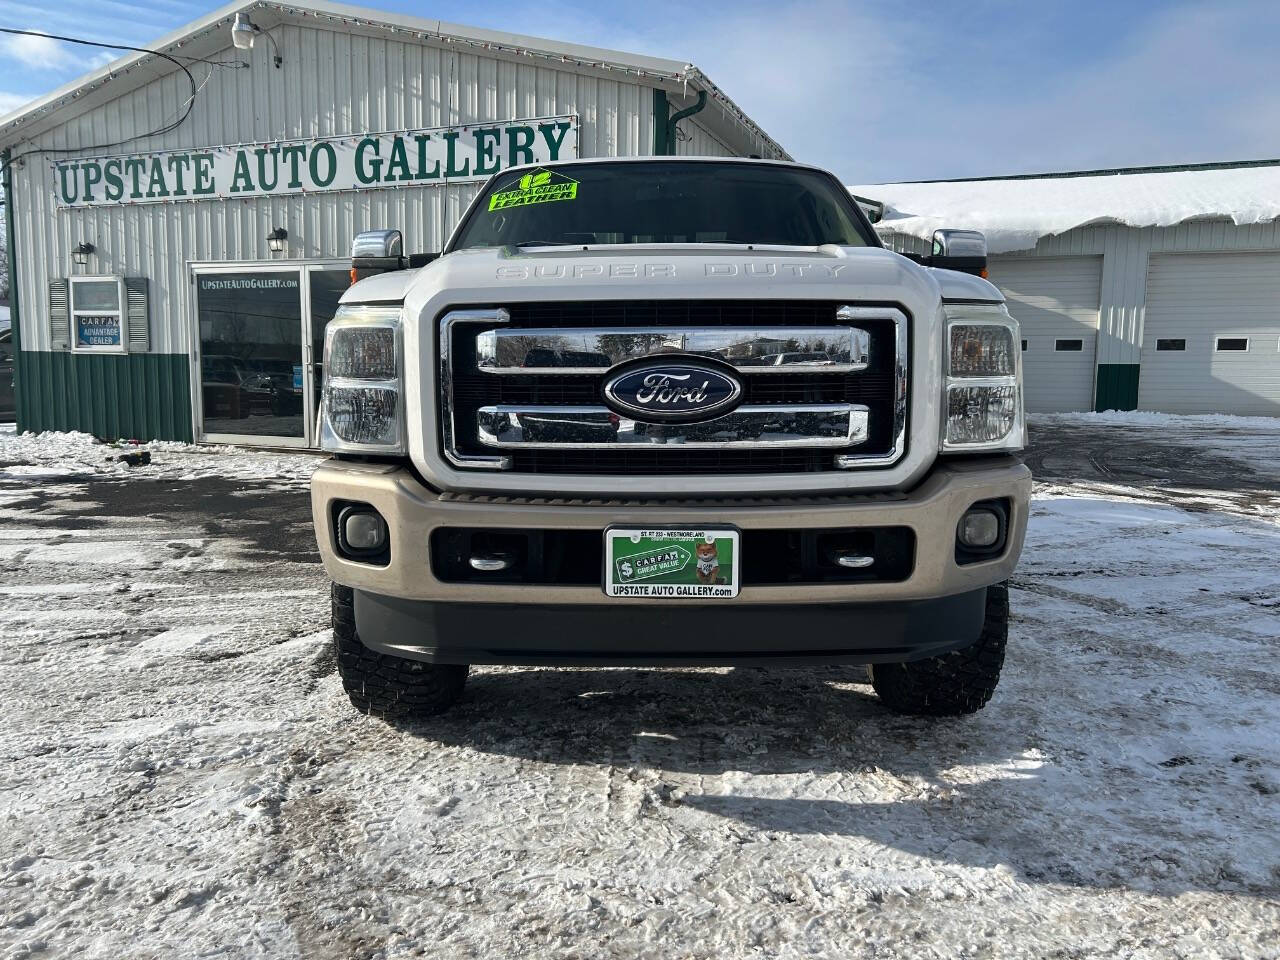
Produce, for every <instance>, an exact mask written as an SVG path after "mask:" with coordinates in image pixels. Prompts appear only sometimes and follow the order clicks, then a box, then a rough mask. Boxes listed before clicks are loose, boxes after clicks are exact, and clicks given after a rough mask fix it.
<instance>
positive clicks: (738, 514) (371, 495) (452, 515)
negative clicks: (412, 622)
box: [311, 457, 1031, 609]
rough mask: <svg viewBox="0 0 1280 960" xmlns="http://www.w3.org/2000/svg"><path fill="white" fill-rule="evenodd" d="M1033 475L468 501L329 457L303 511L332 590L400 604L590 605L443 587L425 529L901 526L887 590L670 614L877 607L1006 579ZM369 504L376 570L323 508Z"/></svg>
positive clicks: (798, 592)
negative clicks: (809, 489)
mask: <svg viewBox="0 0 1280 960" xmlns="http://www.w3.org/2000/svg"><path fill="white" fill-rule="evenodd" d="M1030 496H1031V472H1030V471H1029V470H1028V469H1027V468H1026V467H1025V466H1023V465H1022V464H1021V463H1020V462H1019V461H1017V460H1016V459H1014V458H1013V457H990V458H981V459H974V460H967V461H955V462H939V463H938V464H937V465H936V466H935V467H934V468H933V470H932V471H931V472H930V473H929V474H928V475H927V476H926V478H925V479H924V481H923V482H922V483H921V484H920V485H919V486H917V487H916V488H915V489H913V490H911V491H910V492H907V493H876V494H867V495H862V496H823V497H794V498H757V499H747V498H735V499H718V500H713V499H708V500H701V499H700V500H689V499H684V500H674V499H673V500H665V501H664V500H646V501H636V500H603V499H590V500H587V499H555V498H544V497H527V498H526V497H507V496H477V495H467V494H451V493H435V492H433V491H431V490H430V489H428V488H427V487H426V486H424V485H423V484H422V483H421V482H420V481H419V480H418V479H417V478H416V477H415V476H414V475H413V474H412V473H411V472H410V471H409V470H407V469H404V468H402V467H399V466H395V465H386V464H366V463H355V462H348V461H336V460H335V461H329V462H328V463H325V464H323V465H322V466H321V467H320V468H319V469H318V470H317V471H316V472H315V474H314V476H313V477H312V479H311V507H312V515H313V518H314V521H315V529H316V539H317V542H318V544H319V548H320V555H321V557H322V558H323V560H324V566H325V570H326V571H327V572H328V574H329V576H330V577H331V578H332V579H333V580H334V581H336V582H337V583H341V584H344V585H346V586H349V587H354V588H355V589H356V590H359V591H364V592H367V593H372V594H377V595H380V596H383V597H394V598H397V599H402V600H429V601H437V602H445V603H471V604H474V603H485V604H530V605H535V606H550V605H566V604H578V605H585V606H592V605H596V606H598V605H600V604H601V603H603V602H604V595H603V592H602V590H601V589H600V587H598V586H586V585H574V586H555V585H546V584H520V583H446V582H443V581H441V580H439V579H437V578H436V577H435V576H434V575H433V572H432V570H431V562H430V547H429V543H430V539H431V532H432V531H433V530H435V529H436V528H438V527H471V528H476V527H480V528H483V527H493V528H498V529H520V528H524V529H543V530H555V529H571V530H594V531H600V534H601V536H602V537H603V531H604V529H605V528H606V527H609V526H612V525H618V526H629V527H655V526H711V525H732V526H736V527H738V528H739V529H741V530H743V531H748V530H753V529H774V530H777V529H832V528H841V527H843V528H849V527H858V526H868V527H884V526H904V527H909V528H911V530H913V531H914V533H915V537H916V556H915V563H914V566H913V568H912V570H911V573H910V575H909V576H908V577H906V578H905V579H903V580H899V581H897V582H892V583H887V582H860V583H813V584H794V583H788V584H767V585H765V584H761V585H755V586H752V585H744V586H743V587H742V591H741V593H740V594H739V595H738V596H737V597H736V598H735V599H733V600H728V601H726V600H716V601H698V600H687V601H683V602H681V604H680V606H682V607H687V606H696V605H700V604H702V603H711V604H715V605H717V606H720V607H727V606H730V605H732V606H743V605H751V604H759V605H762V606H769V605H774V606H779V605H786V606H794V605H798V604H847V603H884V602H891V601H911V600H932V599H936V598H939V597H949V596H954V595H956V594H960V593H967V592H970V591H974V590H979V589H981V588H983V587H987V586H990V585H991V584H993V583H998V582H1000V581H1001V580H1005V579H1007V578H1008V577H1009V575H1010V574H1011V573H1012V572H1013V568H1014V566H1015V565H1016V564H1017V561H1018V556H1019V554H1020V553H1021V551H1022V541H1023V537H1024V535H1025V533H1026V525H1027V506H1028V502H1029V499H1030ZM999 498H1007V499H1008V500H1009V503H1010V511H1009V513H1010V515H1009V527H1008V537H1007V541H1006V547H1005V550H1004V552H1003V553H1002V554H1000V555H999V556H997V557H995V558H993V559H991V560H984V561H981V562H978V563H970V564H964V565H962V564H958V563H957V562H956V559H955V551H954V545H955V536H956V524H957V523H958V522H959V520H960V517H961V515H962V514H963V513H964V512H965V510H967V509H968V508H969V507H970V506H972V505H973V504H974V503H976V502H977V501H979V500H990V499H999ZM335 501H354V502H358V503H367V504H371V505H372V506H373V507H374V508H375V509H377V511H378V512H379V513H381V514H382V516H383V517H384V518H385V519H386V521H387V525H388V527H389V529H390V537H391V560H390V563H389V564H387V565H385V566H374V565H371V564H367V563H359V562H356V561H353V560H349V559H346V558H344V557H342V556H340V555H339V553H338V551H337V540H336V536H335V530H334V520H333V514H334V511H333V509H332V505H333V503H334V502H335ZM608 605H609V606H610V607H612V608H615V609H616V608H618V607H620V606H627V605H638V606H648V607H652V606H654V601H652V600H645V599H643V598H634V597H627V598H616V599H610V600H609V601H608Z"/></svg>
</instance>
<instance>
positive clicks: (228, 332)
mask: <svg viewBox="0 0 1280 960" xmlns="http://www.w3.org/2000/svg"><path fill="white" fill-rule="evenodd" d="M300 281H301V277H300V271H299V269H298V268H297V267H293V268H286V269H280V268H276V269H267V268H253V267H244V268H229V267H217V268H209V269H207V270H199V271H197V273H196V323H197V327H198V330H199V354H198V355H199V365H198V368H197V375H198V377H199V390H198V398H199V404H200V438H201V439H202V440H215V441H228V442H249V443H253V442H255V441H256V442H257V443H261V444H266V445H271V446H305V445H306V444H307V442H308V439H309V437H308V425H307V410H306V408H307V406H308V404H307V403H305V402H304V401H305V398H306V393H305V391H304V389H303V387H304V381H305V380H306V379H307V378H306V377H305V376H304V374H305V373H306V358H305V355H304V354H305V343H304V339H303V337H304V330H303V325H302V317H303V312H302V286H301V282H300Z"/></svg>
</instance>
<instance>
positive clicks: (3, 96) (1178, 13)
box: [0, 0, 1280, 183]
mask: <svg viewBox="0 0 1280 960" xmlns="http://www.w3.org/2000/svg"><path fill="white" fill-rule="evenodd" d="M368 2H371V3H372V4H373V5H376V6H377V7H379V8H382V9H386V10H394V11H398V12H403V13H410V14H413V15H416V16H422V17H431V18H433V19H436V18H438V19H442V20H447V21H451V22H454V23H465V24H470V25H474V26H481V27H490V28H494V29H501V30H508V31H512V32H518V33H528V34H534V35H537V36H548V37H554V38H556V39H561V40H568V41H573V42H577V43H586V44H591V45H594V46H603V47H610V48H613V49H618V50H626V51H630V52H634V53H647V54H652V55H656V56H661V57H667V58H670V59H677V60H686V61H689V62H692V63H694V64H696V65H697V66H698V67H700V68H701V69H702V70H703V72H704V73H706V74H707V75H708V76H710V77H711V78H712V79H713V80H714V81H715V82H716V83H717V84H718V85H719V86H720V87H721V89H723V90H724V91H725V92H726V93H728V95H729V96H730V97H732V98H733V99H734V100H735V101H736V102H737V103H738V104H739V106H741V107H742V108H743V109H744V110H745V111H746V112H747V113H748V114H749V115H750V116H751V117H752V118H753V119H755V120H756V121H757V122H758V123H759V124H760V125H761V126H762V127H763V128H764V129H765V130H766V131H768V132H769V134H770V135H771V136H773V138H774V139H775V140H777V141H778V142H780V143H781V144H782V145H783V146H784V147H785V148H786V149H787V150H788V151H789V152H790V153H791V154H792V155H793V156H794V157H795V158H796V159H797V160H803V161H806V162H810V163H817V164H820V165H822V166H825V167H828V168H830V169H832V170H834V171H835V172H836V173H837V174H839V176H840V177H841V178H842V179H843V180H844V182H846V183H881V182H887V181H894V180H918V179H931V178H946V177H965V176H994V175H1002V174H1012V173H1034V172H1046V171H1056V170H1078V169H1092V168H1098V167H1112V166H1145V165H1152V164H1168V163H1191V162H1202V161H1213V160H1238V159H1261V158H1272V157H1280V83H1278V82H1277V77H1276V53H1275V38H1276V37H1277V36H1280V2H1277V0H1261V2H1259V0H1207V2H1151V3H1139V2H1132V0H1079V2H1057V0H957V2H950V0H917V2H914V3H910V2H909V3H902V2H880V0H860V2H859V0H813V2H800V3H786V4H778V3H761V2H754V0H738V2H734V3H711V2H707V3H701V4H690V3H687V2H670V0H645V2H642V3H637V2H634V0H633V2H627V3H622V2H617V0H593V2H589V3H588V2H571V0H539V2H538V3H533V4H531V3H529V2H527V0H524V2H521V3H515V2H506V0H497V2H491V3H487V4H483V5H481V4H476V3H475V2H474V0H471V2H457V0H447V2H440V3H430V4H427V3H422V2H416V3H409V2H403V0H368ZM210 9H212V7H211V6H208V7H206V6H203V5H201V4H198V3H189V2H187V0H94V2H92V3H86V2H75V0H72V2H69V3H63V4H60V5H56V6H41V5H40V4H38V3H37V0H0V26H6V27H17V28H20V29H36V30H41V31H45V32H48V33H64V34H68V35H72V36H78V37H84V38H91V39H97V40H103V41H107V42H113V41H114V42H116V43H124V44H132V45H140V46H142V45H146V44H147V43H149V42H151V41H153V40H155V39H156V38H158V37H159V36H162V35H163V34H165V33H167V32H169V31H170V30H173V29H175V28H177V27H179V26H181V25H183V24H184V23H187V22H190V21H191V20H194V19H196V18H197V17H199V16H201V15H203V14H204V13H206V12H208V11H209V10H210ZM105 56H106V59H110V56H109V55H105ZM103 59H104V55H101V54H95V53H94V52H93V51H92V50H90V49H88V48H81V47H69V46H67V45H65V44H59V43H58V42H56V41H53V40H49V39H47V38H35V37H0V115H3V114H4V113H6V112H8V111H9V110H11V109H14V108H16V107H18V106H20V105H21V104H22V103H23V102H25V101H26V100H28V99H30V98H31V97H34V96H38V95H40V94H42V93H46V92H48V91H50V90H53V89H55V88H56V87H58V86H60V85H62V84H64V83H67V82H68V81H71V80H74V79H75V78H76V77H77V76H79V75H80V74H81V73H83V72H85V71H87V70H89V69H91V68H93V67H95V66H97V65H98V64H99V63H101V62H102V61H103Z"/></svg>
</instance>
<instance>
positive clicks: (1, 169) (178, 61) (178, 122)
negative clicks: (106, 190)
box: [0, 27, 247, 175]
mask: <svg viewBox="0 0 1280 960" xmlns="http://www.w3.org/2000/svg"><path fill="white" fill-rule="evenodd" d="M0 33H8V34H13V35H16V36H25V37H44V38H46V39H49V40H60V41H62V42H63V43H76V44H79V45H81V46H84V47H102V48H104V49H107V50H131V51H133V52H135V53H149V54H151V55H152V56H154V57H163V58H164V59H166V60H168V61H169V62H170V63H172V64H174V65H175V66H176V67H178V69H179V70H181V71H182V72H183V73H185V74H186V75H187V80H188V82H189V83H190V84H191V95H190V96H189V97H188V98H187V100H186V102H185V103H184V105H183V106H184V109H183V111H182V114H181V116H179V117H178V118H177V119H175V120H173V121H171V122H169V123H166V124H164V125H163V126H160V127H157V128H156V129H155V130H151V131H149V132H147V133H140V134H137V135H136V136H133V137H125V138H124V139H123V140H114V141H112V142H110V143H93V144H86V145H84V146H80V147H67V148H60V149H59V148H53V147H42V148H40V149H37V150H28V151H26V152H25V153H19V154H16V155H14V156H11V157H10V158H9V162H8V163H6V164H4V165H3V166H0V175H3V174H4V173H6V172H7V171H8V170H9V168H10V167H12V166H13V164H14V163H15V162H16V161H18V160H22V159H24V158H26V157H30V156H34V155H36V154H40V153H48V154H58V155H66V154H72V153H81V152H84V151H87V150H109V149H111V148H112V147H122V146H124V145H125V144H128V143H132V142H134V141H135V140H145V139H147V138H148V137H158V136H161V135H162V134H166V133H169V132H171V131H173V130H176V129H178V127H180V126H182V124H183V123H185V122H186V120H187V117H189V116H191V111H192V110H193V109H194V108H195V103H196V94H198V93H199V92H200V90H201V89H202V88H203V87H204V84H205V83H208V82H209V77H206V78H205V81H204V83H201V84H199V85H198V86H197V84H196V78H195V77H193V76H192V75H191V71H190V70H189V69H188V68H187V65H186V64H185V63H183V62H182V61H183V60H187V61H190V62H192V63H207V64H210V65H211V67H213V66H219V67H230V66H235V67H238V66H239V61H234V60H205V59H202V58H201V57H181V56H171V55H170V54H167V53H164V52H162V51H160V50H149V49H147V48H146V47H130V46H127V45H125V44H120V43H101V42H99V41H97V40H82V39H80V38H79V37H64V36H58V35H57V34H53V33H41V32H40V31H38V30H15V29H14V28H12V27H0ZM246 66H247V64H246ZM212 75H213V70H212V69H210V70H209V76H212Z"/></svg>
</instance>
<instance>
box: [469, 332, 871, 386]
mask: <svg viewBox="0 0 1280 960" xmlns="http://www.w3.org/2000/svg"><path fill="white" fill-rule="evenodd" d="M673 353H679V354H684V355H686V356H699V357H710V358H713V359H716V360H720V361H721V362H723V363H727V364H729V365H730V366H733V367H737V368H739V369H740V370H743V371H744V372H751V371H756V370H758V371H760V372H762V373H764V372H767V373H794V374H811V373H833V374H834V373H860V372H861V371H863V370H866V369H867V365H868V363H869V360H870V354H871V334H870V333H868V332H867V331H866V330H861V329H859V328H857V327H837V326H831V327H754V328H750V327H663V328H654V327H607V328H596V329H591V330H584V329H581V328H574V327H559V328H554V327H552V328H548V327H526V328H516V329H510V330H486V331H484V332H483V333H480V334H479V335H478V336H477V337H476V366H477V368H478V369H480V370H481V371H483V372H484V373H493V374H507V375H551V376H575V375H593V374H595V375H599V374H603V373H606V372H607V371H608V370H609V369H610V368H611V367H613V366H615V365H617V364H619V363H625V362H626V361H628V360H641V359H644V358H646V357H655V356H662V355H666V354H673Z"/></svg>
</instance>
